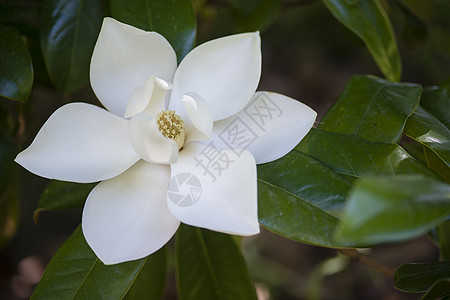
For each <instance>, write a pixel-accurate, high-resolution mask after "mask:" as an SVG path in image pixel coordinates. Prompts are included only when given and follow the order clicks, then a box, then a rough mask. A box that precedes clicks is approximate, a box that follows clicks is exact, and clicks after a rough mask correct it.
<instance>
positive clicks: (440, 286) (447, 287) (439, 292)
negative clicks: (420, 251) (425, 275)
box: [421, 275, 450, 300]
mask: <svg viewBox="0 0 450 300" xmlns="http://www.w3.org/2000/svg"><path fill="white" fill-rule="evenodd" d="M448 276H449V277H450V275H448ZM448 295H450V278H443V279H440V280H438V281H436V282H435V283H434V284H433V286H432V287H431V288H430V290H429V291H428V292H427V293H426V294H425V295H423V297H422V298H421V300H434V299H440V298H442V297H445V296H448ZM445 299H447V298H445ZM445 299H444V300H445Z"/></svg>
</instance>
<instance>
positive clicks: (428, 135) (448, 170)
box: [404, 106, 450, 183]
mask: <svg viewBox="0 0 450 300" xmlns="http://www.w3.org/2000/svg"><path fill="white" fill-rule="evenodd" d="M404 134H405V135H406V136H408V137H410V138H411V139H414V140H415V141H416V142H418V144H416V143H411V145H412V146H413V147H415V148H416V149H417V150H415V151H414V152H413V155H414V153H417V152H423V156H422V155H420V157H422V159H423V160H424V161H425V162H426V163H427V165H428V167H429V168H431V169H432V170H434V171H435V172H436V173H438V174H439V175H440V176H441V177H442V178H444V179H445V180H446V181H447V182H449V183H450V130H449V129H448V128H447V127H446V126H445V125H444V124H442V123H441V122H440V121H439V120H438V119H437V118H436V117H435V116H433V115H432V114H431V113H429V112H428V111H426V110H425V109H424V108H422V107H421V106H419V107H417V109H416V111H415V112H414V114H413V115H412V116H411V117H410V118H409V119H408V122H407V123H406V126H405V130H404ZM407 149H408V150H412V149H411V148H407Z"/></svg>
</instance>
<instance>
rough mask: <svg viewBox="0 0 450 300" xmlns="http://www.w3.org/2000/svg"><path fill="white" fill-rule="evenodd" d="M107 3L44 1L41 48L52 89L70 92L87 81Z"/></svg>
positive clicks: (77, 0) (97, 0) (79, 0)
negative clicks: (54, 87)
mask: <svg viewBox="0 0 450 300" xmlns="http://www.w3.org/2000/svg"><path fill="white" fill-rule="evenodd" d="M105 1H106V0H45V1H44V6H43V8H42V16H41V48H42V55H43V56H44V60H45V64H46V66H47V70H48V73H49V75H50V78H51V79H52V81H53V83H54V84H55V86H56V87H57V88H58V89H59V90H61V91H63V92H64V93H71V92H73V91H75V90H77V89H78V88H80V87H82V86H83V85H86V84H87V83H88V82H89V66H90V61H91V56H92V51H93V50H94V45H95V41H96V40H97V36H98V33H99V32H100V26H101V24H102V20H103V17H104V16H105V15H106V13H107V6H106V3H105Z"/></svg>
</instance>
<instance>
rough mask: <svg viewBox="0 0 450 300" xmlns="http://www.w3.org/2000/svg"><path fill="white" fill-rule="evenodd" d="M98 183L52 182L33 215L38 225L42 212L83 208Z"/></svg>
mask: <svg viewBox="0 0 450 300" xmlns="http://www.w3.org/2000/svg"><path fill="white" fill-rule="evenodd" d="M96 184H97V183H87V184H86V183H73V182H65V181H57V180H52V181H50V183H49V184H48V185H47V187H46V189H45V190H44V192H43V193H42V196H41V198H40V199H39V203H38V206H37V208H36V210H35V211H34V213H33V220H34V222H35V223H36V224H37V223H38V218H39V214H40V213H41V211H47V210H50V211H51V210H65V209H73V208H79V207H83V205H84V202H85V201H86V198H87V196H88V195H89V193H90V192H91V190H92V189H93V188H94V187H95V185H96Z"/></svg>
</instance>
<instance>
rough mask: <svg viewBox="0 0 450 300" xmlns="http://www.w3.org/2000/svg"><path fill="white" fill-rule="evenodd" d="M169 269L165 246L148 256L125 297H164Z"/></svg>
mask: <svg viewBox="0 0 450 300" xmlns="http://www.w3.org/2000/svg"><path fill="white" fill-rule="evenodd" d="M167 271H168V261H167V250H166V248H163V249H161V250H159V251H158V252H156V253H154V254H152V255H150V256H149V257H148V258H147V261H146V263H145V264H144V266H143V267H142V269H141V271H140V272H139V275H138V276H137V277H136V280H135V281H134V282H133V285H132V286H131V288H130V290H129V291H128V293H127V294H126V295H125V297H124V298H123V299H124V300H141V299H146V300H157V299H162V298H163V295H164V292H165V288H166V280H167Z"/></svg>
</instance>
